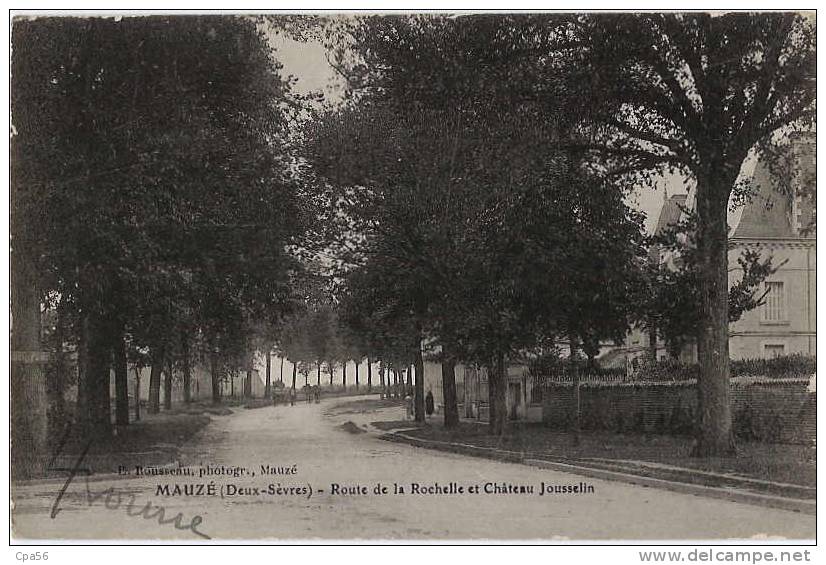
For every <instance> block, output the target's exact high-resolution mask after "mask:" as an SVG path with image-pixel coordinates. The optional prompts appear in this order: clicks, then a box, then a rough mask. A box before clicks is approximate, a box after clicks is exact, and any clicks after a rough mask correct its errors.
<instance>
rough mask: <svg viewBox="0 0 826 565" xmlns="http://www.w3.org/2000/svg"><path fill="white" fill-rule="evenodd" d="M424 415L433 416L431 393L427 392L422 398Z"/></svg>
mask: <svg viewBox="0 0 826 565" xmlns="http://www.w3.org/2000/svg"><path fill="white" fill-rule="evenodd" d="M424 413H425V414H427V415H428V416H432V415H433V391H431V390H428V391H427V395H426V396H425V397H424Z"/></svg>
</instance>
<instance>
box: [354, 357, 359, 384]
mask: <svg viewBox="0 0 826 565" xmlns="http://www.w3.org/2000/svg"><path fill="white" fill-rule="evenodd" d="M355 364H356V391H358V389H359V363H358V361H355Z"/></svg>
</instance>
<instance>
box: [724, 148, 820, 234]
mask: <svg viewBox="0 0 826 565" xmlns="http://www.w3.org/2000/svg"><path fill="white" fill-rule="evenodd" d="M814 149H815V146H814V142H813V140H812V139H811V138H810V137H804V136H801V137H799V138H796V139H795V140H793V143H792V147H791V151H793V152H794V153H793V159H794V165H795V172H794V173H790V174H792V175H794V176H793V178H792V182H791V183H790V186H792V187H793V188H794V190H795V194H794V195H791V194H788V189H787V191H786V192H784V191H782V190H781V189H780V188H779V187H778V186H777V182H776V181H775V180H774V179H773V178H772V175H771V172H770V171H769V167H768V166H767V165H766V163H765V162H762V161H758V162H757V164H756V165H755V167H754V173H753V175H752V178H751V182H752V184H753V186H754V191H755V192H754V195H753V196H752V198H751V200H750V201H749V202H748V203H747V204H746V205H745V206H744V207H743V213H742V214H741V216H740V221H739V222H738V224H737V225H736V226H734V229H733V233H732V236H733V237H748V238H763V237H777V238H795V237H800V236H801V235H802V234H801V230H804V229H805V228H806V227H807V226H808V225H809V223H810V222H811V220H812V217H813V213H814V205H813V203H812V201H811V199H810V198H808V197H807V196H806V195H805V194H804V193H806V192H807V191H805V190H802V189H803V188H805V185H808V184H809V183H814V181H815V161H814Z"/></svg>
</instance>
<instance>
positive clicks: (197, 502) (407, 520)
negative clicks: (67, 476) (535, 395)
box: [14, 399, 815, 541]
mask: <svg viewBox="0 0 826 565" xmlns="http://www.w3.org/2000/svg"><path fill="white" fill-rule="evenodd" d="M341 402H342V401H341V400H337V399H330V400H325V401H322V402H321V404H305V403H298V404H297V405H296V406H294V407H288V406H278V407H274V408H273V407H268V408H262V409H256V410H240V411H238V412H236V413H234V414H233V415H232V416H226V417H217V418H215V419H214V420H213V422H212V423H211V424H209V425H208V426H207V427H206V428H205V429H204V431H203V432H202V434H201V435H200V436H199V438H198V441H197V442H196V443H195V444H193V445H192V446H190V447H188V448H187V450H186V452H185V454H184V460H183V461H182V463H183V464H184V465H188V466H191V467H192V468H196V467H198V466H200V465H201V464H203V465H210V466H213V468H214V466H221V465H223V466H226V467H230V466H232V467H239V466H244V467H246V468H248V469H249V470H251V471H254V472H255V473H256V476H255V477H239V478H228V477H226V476H219V477H215V476H212V477H206V478H202V479H198V478H181V477H179V478H175V477H169V476H165V477H152V478H149V477H142V478H135V477H129V478H122V479H117V478H109V479H107V480H95V481H90V482H89V483H88V489H89V491H90V492H92V493H93V496H92V498H91V499H90V498H89V496H88V494H87V492H86V486H85V482H84V480H83V479H82V478H80V477H79V478H77V479H75V481H74V482H73V483H72V484H71V485H70V486H69V488H68V490H67V492H66V495H65V496H64V498H63V500H62V501H61V504H60V511H59V512H58V513H57V516H56V517H55V518H54V519H52V518H50V508H51V506H52V504H53V502H54V499H55V496H56V495H57V493H58V491H59V489H60V487H61V484H62V481H48V482H39V483H35V484H29V485H28V486H24V487H21V488H20V489H19V490H18V492H17V493H16V495H15V498H14V503H15V512H14V523H15V534H16V536H18V537H20V538H39V539H43V538H50V539H53V538H72V539H113V538H124V539H149V540H154V539H166V540H171V539H178V540H182V541H183V540H198V539H200V538H199V537H198V536H196V535H194V534H193V533H192V532H191V531H190V530H189V529H188V528H187V526H189V525H190V524H191V523H192V522H191V521H192V519H193V517H194V516H196V515H199V516H201V517H202V522H201V523H200V524H198V523H196V524H195V526H196V527H195V529H197V530H198V531H200V532H202V533H204V534H207V535H209V536H210V537H211V538H213V539H224V540H227V539H259V540H286V539H293V540H294V539H319V540H322V539H323V540H335V539H340V540H353V539H389V540H402V539H410V540H424V539H431V540H432V539H477V540H478V539H498V540H506V539H509V540H568V539H571V540H605V539H632V540H645V539H651V540H678V539H722V538H747V539H748V538H758V539H766V538H767V537H774V536H778V537H783V538H789V539H813V538H814V536H815V517H814V516H808V515H802V514H796V513H792V512H787V511H782V510H775V509H767V508H761V507H757V506H750V505H746V504H739V503H732V502H726V501H721V500H715V499H706V498H701V497H696V496H690V495H684V494H678V493H673V492H666V491H659V490H653V489H649V488H643V487H638V486H633V485H627V484H622V483H614V482H607V481H599V480H592V479H586V478H583V477H578V476H575V475H568V474H564V473H556V472H551V471H546V470H541V469H537V468H532V467H528V466H524V465H519V464H511V463H502V462H496V461H489V460H484V459H477V458H470V457H465V456H460V455H452V454H445V453H441V452H433V451H427V450H423V449H419V448H414V447H410V446H406V445H400V444H397V443H391V442H386V441H382V440H380V439H378V438H377V437H376V435H375V434H373V433H357V432H356V426H354V425H353V424H352V423H351V424H347V422H348V421H350V422H355V424H357V425H359V426H360V425H362V424H363V423H366V422H370V421H376V420H381V419H399V418H401V417H402V410H403V409H402V408H390V409H383V410H382V411H381V412H373V413H367V414H362V413H346V412H342V410H333V407H334V406H335V405H337V404H339V403H341ZM342 424H344V426H342ZM348 429H349V431H348ZM265 465H269V466H270V467H272V468H276V467H281V468H288V467H291V466H292V465H296V471H297V472H296V474H295V475H289V474H287V475H271V476H268V477H265V476H261V466H265ZM281 470H284V469H281ZM210 480H214V481H215V482H214V484H215V485H216V487H217V488H218V490H219V491H220V490H221V487H223V489H224V490H225V489H227V487H228V485H236V486H237V487H239V488H240V489H242V490H243V489H251V488H258V489H259V491H260V492H259V493H258V494H257V495H256V494H252V491H247V492H249V493H250V494H245V495H234V496H231V497H225V498H222V497H221V496H220V495H217V496H208V495H206V487H205V489H204V492H202V493H200V494H198V493H197V492H193V493H190V495H189V496H173V495H172V492H174V485H175V484H176V483H177V484H179V485H184V484H187V485H196V487H194V488H196V491H197V485H199V484H205V485H207V486H208V485H209V482H210ZM394 482H395V483H399V484H401V485H403V486H404V487H405V488H406V490H408V487H409V485H410V483H412V482H418V483H421V484H422V485H433V484H434V483H438V484H440V485H442V486H443V487H445V488H449V485H450V483H455V484H456V486H464V487H465V488H466V489H467V488H468V487H470V488H472V485H477V484H478V485H480V486H481V487H482V488H484V485H485V484H486V483H496V484H498V485H502V484H508V485H525V486H530V485H532V486H534V487H535V489H537V490H538V489H539V488H540V485H541V483H543V482H544V483H545V484H552V485H579V484H580V483H581V482H584V483H587V485H591V486H593V488H594V492H593V493H591V494H555V495H546V496H539V494H538V493H537V492H535V493H534V494H532V495H531V494H482V493H480V494H478V495H477V494H467V493H465V494H441V495H437V494H433V495H422V494H409V493H408V494H405V495H393V494H391V493H392V491H393V488H392V485H393V483H394ZM333 483H337V484H339V485H342V486H346V487H352V486H356V485H359V486H364V487H367V489H368V492H369V493H368V494H367V495H341V494H339V495H334V494H332V493H331V485H333ZM376 483H382V484H383V485H387V486H388V487H389V491H390V493H388V494H384V495H375V494H373V493H372V490H373V488H374V487H375V485H376ZM159 484H160V485H169V486H170V496H164V495H160V496H156V494H157V493H156V490H157V485H159ZM270 484H272V485H274V487H273V488H274V489H277V485H279V484H280V486H281V487H287V488H288V489H289V487H298V488H303V487H305V486H306V485H307V484H309V485H311V486H312V489H313V490H314V493H313V495H312V496H311V497H310V498H309V499H308V498H307V497H306V496H304V495H302V494H298V495H297V494H287V495H284V494H272V495H270V494H266V493H264V492H263V491H266V490H267V487H268V485H270ZM109 487H111V488H112V491H111V492H112V493H113V494H112V495H111V496H109V497H108V500H107V498H106V494H104V495H103V496H101V497H99V498H97V499H95V498H94V493H101V492H104V493H107V494H108V491H106V489H107V488H109ZM318 490H323V491H324V492H317V491H318ZM131 495H134V503H133V507H132V508H131V512H132V513H133V514H139V513H140V511H141V510H142V509H143V507H144V505H145V504H146V503H147V502H151V504H152V505H153V506H152V510H151V511H150V513H153V512H156V511H157V508H158V507H164V512H165V517H166V519H171V518H173V517H174V516H175V515H176V514H177V513H178V512H181V513H182V518H181V519H180V521H179V525H180V526H181V527H182V529H180V530H178V529H176V528H175V525H174V524H173V523H169V524H159V523H158V520H157V518H153V519H145V518H143V517H140V516H130V515H129V512H130V509H129V508H128V507H127V505H128V503H129V502H130V501H132V496H131ZM118 496H120V504H118ZM107 505H108V507H107Z"/></svg>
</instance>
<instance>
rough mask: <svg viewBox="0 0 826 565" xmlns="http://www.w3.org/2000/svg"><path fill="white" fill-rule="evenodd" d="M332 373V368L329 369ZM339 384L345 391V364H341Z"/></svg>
mask: <svg viewBox="0 0 826 565" xmlns="http://www.w3.org/2000/svg"><path fill="white" fill-rule="evenodd" d="M330 371H332V368H331V369H330ZM341 384H342V386H343V388H344V390H345V391H346V390H347V363H342V364H341Z"/></svg>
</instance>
